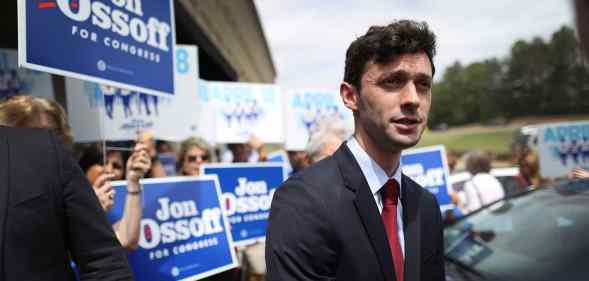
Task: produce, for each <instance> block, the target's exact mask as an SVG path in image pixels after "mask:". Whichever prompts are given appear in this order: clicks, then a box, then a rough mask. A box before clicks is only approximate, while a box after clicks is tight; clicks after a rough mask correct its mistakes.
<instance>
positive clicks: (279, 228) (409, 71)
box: [266, 20, 445, 281]
mask: <svg viewBox="0 0 589 281" xmlns="http://www.w3.org/2000/svg"><path fill="white" fill-rule="evenodd" d="M434 54H435V35H434V34H433V33H432V32H431V31H430V30H429V28H428V26H427V24H426V23H418V22H414V21H409V20H401V21H396V22H393V23H391V24H389V25H387V26H373V27H371V28H370V29H369V30H368V32H367V33H366V34H365V35H363V36H360V37H359V38H357V39H356V40H355V41H354V42H352V44H351V45H350V47H349V48H348V50H347V53H346V63H345V73H344V82H342V83H341V85H340V95H341V98H342V100H343V103H344V105H345V106H346V107H347V108H349V109H350V110H352V111H353V115H354V123H355V132H354V135H353V137H351V138H350V139H349V140H348V141H347V142H345V143H344V144H342V145H341V146H340V147H339V149H338V150H337V151H336V152H335V153H334V154H333V155H332V156H330V157H328V158H326V159H324V160H322V161H319V162H318V163H316V164H314V165H311V166H309V167H307V168H306V169H305V170H303V171H301V172H300V173H298V174H296V175H294V176H292V177H291V178H290V179H289V180H287V181H286V182H285V183H283V184H282V185H281V186H280V187H279V188H278V189H277V191H276V193H275V195H274V198H273V201H272V207H271V211H270V218H269V222H268V223H269V225H268V232H267V236H266V263H267V270H268V273H267V279H266V280H268V281H278V280H281V281H289V280H299V281H301V280H309V281H310V280H338V281H341V280H357V281H366V280H371V281H385V280H386V281H393V280H396V281H403V280H407V281H409V280H411V281H415V280H440V281H441V280H445V272H444V260H443V236H442V217H441V214H440V208H439V206H438V203H437V201H436V199H435V197H434V195H432V194H431V193H429V192H427V191H426V190H424V189H423V188H422V187H421V186H419V185H418V184H417V183H415V182H414V181H412V180H411V179H410V178H409V177H407V176H405V175H403V174H402V173H401V169H400V165H399V164H400V157H401V152H402V151H403V150H404V149H406V148H409V147H412V146H414V145H415V144H417V142H418V141H419V139H420V138H421V134H422V133H423V130H424V129H425V127H426V124H427V118H428V113H429V109H430V105H431V95H432V93H431V88H432V83H433V82H432V79H433V75H434V65H433V61H432V59H433V56H434Z"/></svg>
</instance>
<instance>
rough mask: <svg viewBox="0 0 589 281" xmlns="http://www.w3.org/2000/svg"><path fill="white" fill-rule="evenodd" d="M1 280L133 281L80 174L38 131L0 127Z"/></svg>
mask: <svg viewBox="0 0 589 281" xmlns="http://www.w3.org/2000/svg"><path fill="white" fill-rule="evenodd" d="M0 246H1V247H0V280H5V281H13V280H15V281H16V280H27V281H33V280H43V281H49V280H59V281H62V280H74V275H73V271H72V269H71V267H70V257H71V258H72V259H73V260H74V261H75V262H76V264H77V265H78V268H79V270H80V279H81V280H132V279H133V277H132V274H131V270H130V268H129V264H128V262H127V258H126V252H125V251H124V250H123V249H122V248H121V246H120V244H119V242H118V240H117V238H116V237H115V234H114V232H113V229H112V227H111V225H110V224H109V222H108V221H107V218H106V214H105V213H104V211H103V210H102V208H101V206H100V203H99V202H98V199H97V197H96V195H95V194H94V191H93V190H92V187H91V186H90V184H89V183H88V181H87V180H86V177H85V176H84V173H83V172H82V170H81V169H80V168H79V167H78V166H77V163H76V162H75V161H74V159H73V157H72V156H71V154H70V153H69V151H66V150H64V148H63V146H62V145H61V144H60V143H59V141H58V140H57V138H56V137H55V136H54V135H53V134H52V133H50V132H49V131H47V130H43V129H16V128H6V127H0Z"/></svg>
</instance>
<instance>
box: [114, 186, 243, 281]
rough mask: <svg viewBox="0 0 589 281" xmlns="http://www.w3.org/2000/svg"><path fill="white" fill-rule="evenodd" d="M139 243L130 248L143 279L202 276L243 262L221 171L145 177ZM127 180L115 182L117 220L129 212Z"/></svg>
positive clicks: (132, 261) (137, 274)
mask: <svg viewBox="0 0 589 281" xmlns="http://www.w3.org/2000/svg"><path fill="white" fill-rule="evenodd" d="M141 183H142V185H143V187H144V192H143V196H144V208H143V216H142V219H141V234H140V237H139V247H138V248H137V249H136V250H134V251H132V252H130V253H129V262H130V264H131V267H132V268H133V272H134V275H135V278H136V279H137V280H186V281H188V280H198V279H201V278H204V277H207V276H210V275H213V274H216V273H218V272H222V271H225V270H228V269H230V268H233V267H236V266H237V260H236V256H235V250H234V246H233V241H232V239H231V234H230V232H229V223H228V221H227V218H226V217H225V215H224V213H223V210H222V209H221V202H220V200H219V195H220V188H219V184H218V180H217V178H216V177H215V176H203V177H171V178H162V179H147V180H142V181H141ZM125 185H126V182H124V181H120V182H115V183H113V186H114V187H115V189H116V191H117V192H116V197H115V205H114V206H113V208H112V210H111V211H110V213H109V218H110V219H111V221H112V222H113V223H116V222H117V221H119V220H120V219H121V217H122V215H123V211H124V208H125V198H126V196H127V195H126V186H125Z"/></svg>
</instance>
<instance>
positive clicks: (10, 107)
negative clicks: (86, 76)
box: [0, 95, 73, 146]
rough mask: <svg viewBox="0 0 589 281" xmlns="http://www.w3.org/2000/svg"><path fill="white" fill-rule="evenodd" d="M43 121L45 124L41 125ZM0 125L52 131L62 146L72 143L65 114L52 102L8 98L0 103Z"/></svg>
mask: <svg viewBox="0 0 589 281" xmlns="http://www.w3.org/2000/svg"><path fill="white" fill-rule="evenodd" d="M43 115H44V116H43ZM44 117H45V118H44ZM44 120H46V121H47V124H43V121H44ZM0 125H3V126H7V127H17V128H47V129H50V130H52V131H54V132H55V133H56V134H57V136H58V137H59V138H60V139H61V141H62V142H63V143H64V144H66V145H68V146H71V145H72V142H73V140H72V135H71V130H70V126H69V124H68V122H67V114H66V113H65V110H64V109H63V107H61V105H59V104H58V103H57V102H55V101H54V100H49V99H43V98H33V97H31V96H22V95H21V96H13V97H10V98H9V99H7V100H6V101H4V102H2V103H0Z"/></svg>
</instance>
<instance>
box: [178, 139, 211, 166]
mask: <svg viewBox="0 0 589 281" xmlns="http://www.w3.org/2000/svg"><path fill="white" fill-rule="evenodd" d="M193 147H198V148H199V149H201V150H203V151H205V152H206V153H207V155H208V156H209V161H210V162H213V159H212V156H213V153H211V148H210V146H209V144H208V143H207V142H206V141H205V140H203V139H201V138H197V137H190V138H187V139H185V140H184V141H183V142H182V143H180V151H179V152H178V161H177V165H176V169H177V170H181V169H182V167H183V166H184V156H186V153H188V151H189V150H190V149H191V148H193Z"/></svg>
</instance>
